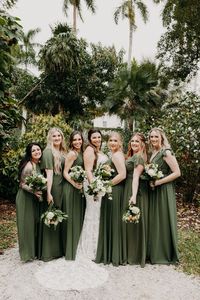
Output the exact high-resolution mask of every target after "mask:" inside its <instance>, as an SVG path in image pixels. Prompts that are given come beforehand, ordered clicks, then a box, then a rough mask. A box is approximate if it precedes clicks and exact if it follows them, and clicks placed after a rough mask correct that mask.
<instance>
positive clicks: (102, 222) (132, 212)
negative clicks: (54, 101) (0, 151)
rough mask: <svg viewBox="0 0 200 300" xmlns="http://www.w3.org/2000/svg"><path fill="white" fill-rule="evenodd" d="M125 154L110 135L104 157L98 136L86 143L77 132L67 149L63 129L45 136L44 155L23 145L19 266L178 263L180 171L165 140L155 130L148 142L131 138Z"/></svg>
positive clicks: (18, 202) (137, 135)
mask: <svg viewBox="0 0 200 300" xmlns="http://www.w3.org/2000/svg"><path fill="white" fill-rule="evenodd" d="M66 142H67V143H68V147H67V149H68V150H66ZM123 146H124V145H123V140H122V136H121V135H120V133H119V132H117V131H113V132H111V134H110V135H109V137H108V141H107V147H106V148H107V151H106V152H105V153H104V152H103V151H102V149H101V148H102V133H101V131H100V130H99V129H97V128H91V129H90V130H89V131H88V140H87V143H86V142H85V141H84V139H83V135H82V133H81V132H79V131H73V132H72V133H71V135H70V137H69V140H68V141H65V137H64V135H63V132H62V131H61V129H59V128H50V130H49V132H48V135H47V146H46V148H45V149H44V151H42V149H41V146H40V145H39V144H38V143H37V142H32V143H30V144H28V145H27V147H26V152H25V156H24V157H23V159H22V160H21V162H20V163H19V180H20V185H19V190H18V193H17V196H16V212H17V229H18V244H19V254H20V258H21V261H23V262H28V261H33V260H34V259H39V260H42V261H44V262H47V261H51V260H55V259H58V258H61V257H62V258H63V257H64V258H65V261H66V262H69V261H71V262H72V261H73V262H74V264H76V262H78V261H79V262H80V261H82V262H83V261H84V263H85V264H88V265H89V266H90V263H92V264H93V266H94V265H96V266H97V264H98V266H101V265H102V266H103V265H106V264H111V265H113V266H115V267H119V266H124V265H127V264H129V265H140V266H141V267H145V264H146V263H148V264H149V263H150V264H177V263H178V261H179V256H178V250H177V219H176V218H177V216H176V198H175V189H174V180H175V179H176V178H178V177H179V176H180V169H179V165H178V162H177V160H176V158H175V156H174V154H173V151H172V149H171V147H170V144H169V142H168V140H167V137H166V135H165V133H164V131H163V130H162V129H161V128H152V129H151V130H150V132H149V133H148V137H147V139H146V140H145V136H144V134H143V133H140V132H135V133H133V134H132V137H131V139H130V141H129V142H128V145H127V148H128V151H127V153H126V154H125V153H124V152H123ZM98 266H97V267H98ZM66 268H67V264H66ZM97 272H98V271H97ZM98 273H99V272H98Z"/></svg>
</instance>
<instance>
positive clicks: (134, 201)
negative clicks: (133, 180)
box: [129, 196, 136, 204]
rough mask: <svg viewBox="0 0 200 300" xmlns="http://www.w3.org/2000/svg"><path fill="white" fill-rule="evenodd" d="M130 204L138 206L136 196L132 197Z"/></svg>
mask: <svg viewBox="0 0 200 300" xmlns="http://www.w3.org/2000/svg"><path fill="white" fill-rule="evenodd" d="M129 204H136V198H135V197H134V196H131V198H130V200H129Z"/></svg>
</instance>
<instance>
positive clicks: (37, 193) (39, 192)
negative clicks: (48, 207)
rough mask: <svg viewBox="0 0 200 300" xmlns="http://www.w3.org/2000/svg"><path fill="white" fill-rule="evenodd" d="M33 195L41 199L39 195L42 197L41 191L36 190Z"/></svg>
mask: <svg viewBox="0 0 200 300" xmlns="http://www.w3.org/2000/svg"><path fill="white" fill-rule="evenodd" d="M34 195H35V196H36V197H37V198H38V199H41V197H42V191H36V192H35V193H34Z"/></svg>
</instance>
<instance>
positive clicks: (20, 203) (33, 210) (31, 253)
mask: <svg viewBox="0 0 200 300" xmlns="http://www.w3.org/2000/svg"><path fill="white" fill-rule="evenodd" d="M32 171H33V169H32V168H29V166H28V165H26V166H25V167H24V169H23V171H22V174H21V180H20V188H19V190H18V192H17V196H16V214H17V231H18V242H19V253H20V258H21V260H22V261H24V262H26V261H28V260H32V259H35V258H36V257H37V256H38V251H37V246H38V224H39V200H38V198H37V197H36V196H35V195H34V194H33V193H32V192H31V191H30V190H29V188H28V186H26V185H25V179H26V177H27V176H29V175H32ZM35 171H36V172H37V173H38V174H40V173H41V172H40V168H39V166H38V165H36V169H35Z"/></svg>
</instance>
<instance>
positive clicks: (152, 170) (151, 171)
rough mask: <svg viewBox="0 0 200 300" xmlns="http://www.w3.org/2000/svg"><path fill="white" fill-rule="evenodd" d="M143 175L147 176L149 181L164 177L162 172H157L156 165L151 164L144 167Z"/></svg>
mask: <svg viewBox="0 0 200 300" xmlns="http://www.w3.org/2000/svg"><path fill="white" fill-rule="evenodd" d="M144 169H145V173H146V174H147V176H149V179H154V180H156V179H160V178H162V177H164V175H163V173H162V171H159V170H158V165H157V164H154V163H151V164H147V165H145V168H144Z"/></svg>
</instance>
